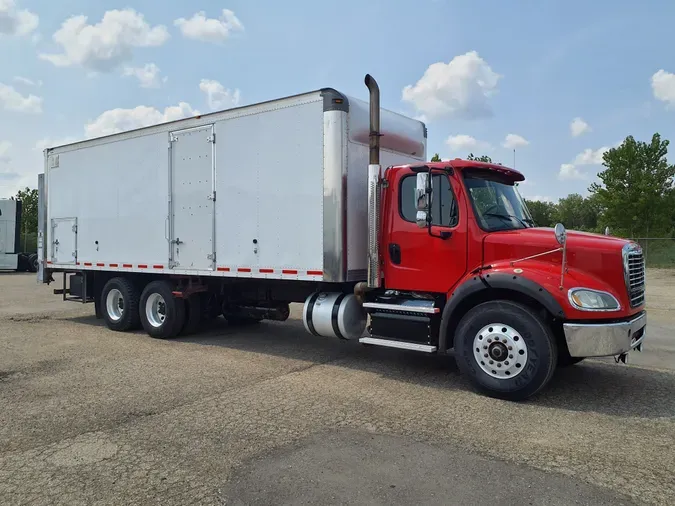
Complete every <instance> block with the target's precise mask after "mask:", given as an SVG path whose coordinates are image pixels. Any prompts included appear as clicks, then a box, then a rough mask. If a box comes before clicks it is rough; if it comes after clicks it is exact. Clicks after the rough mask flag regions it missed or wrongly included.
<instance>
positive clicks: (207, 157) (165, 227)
mask: <svg viewBox="0 0 675 506" xmlns="http://www.w3.org/2000/svg"><path fill="white" fill-rule="evenodd" d="M369 133H370V130H369V114H368V104H367V103H366V102H363V101H360V100H358V99H354V98H349V97H346V96H344V95H342V94H340V93H339V92H337V91H335V90H332V89H324V90H320V91H316V92H312V93H306V94H303V95H297V96H294V97H288V98H284V99H280V100H275V101H270V102H265V103H262V104H254V105H251V106H246V107H241V108H237V109H231V110H227V111H222V112H218V113H213V114H209V115H205V116H201V117H195V118H189V119H186V120H180V121H175V122H172V123H166V124H162V125H157V126H153V127H147V128H143V129H139V130H135V131H131V132H123V133H119V134H114V135H111V136H108V137H104V138H98V139H92V140H88V141H83V142H79V143H75V144H72V145H68V146H62V147H59V148H54V149H51V150H47V151H46V153H45V160H46V161H45V163H46V168H45V170H46V175H45V185H44V201H45V202H46V207H47V220H46V223H45V229H46V230H45V235H46V241H45V247H44V249H45V257H46V260H47V264H48V266H49V269H51V270H71V269H72V270H119V271H144V272H147V271H152V272H154V273H157V274H164V273H172V274H181V275H208V276H222V277H240V278H246V277H251V278H272V279H300V280H315V281H319V280H323V281H327V282H335V283H342V282H346V281H356V280H361V279H365V274H366V259H367V246H366V243H367V235H368V220H367V212H366V206H367V167H368V163H367V162H368V142H369ZM382 133H383V137H382V163H383V165H384V166H385V167H386V166H387V165H394V164H405V163H420V162H422V161H424V160H425V155H426V153H425V149H426V135H425V128H424V125H423V124H422V123H421V122H419V121H416V120H412V119H410V118H405V117H403V116H401V115H398V114H395V113H392V112H389V111H385V110H383V111H382ZM42 279H49V278H48V277H42Z"/></svg>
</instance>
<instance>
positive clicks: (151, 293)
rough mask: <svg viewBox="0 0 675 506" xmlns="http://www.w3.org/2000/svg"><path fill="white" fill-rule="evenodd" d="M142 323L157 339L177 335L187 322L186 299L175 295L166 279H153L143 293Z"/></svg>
mask: <svg viewBox="0 0 675 506" xmlns="http://www.w3.org/2000/svg"><path fill="white" fill-rule="evenodd" d="M140 308H141V309H140V314H141V324H142V325H143V328H144V329H145V331H146V332H147V333H148V334H149V335H150V337H154V338H155V339H169V338H172V337H176V336H177V335H178V333H179V332H180V331H181V330H182V328H183V325H184V323H185V301H184V300H183V299H178V298H176V297H174V296H173V293H172V289H171V285H170V284H169V283H167V282H166V281H153V282H152V283H150V284H148V286H146V287H145V290H143V293H142V294H141V304H140Z"/></svg>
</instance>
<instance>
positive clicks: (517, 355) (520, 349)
mask: <svg viewBox="0 0 675 506" xmlns="http://www.w3.org/2000/svg"><path fill="white" fill-rule="evenodd" d="M455 358H456V360H457V366H458V367H459V369H460V371H461V372H462V374H464V375H466V376H467V377H468V378H469V379H470V380H471V382H472V384H473V385H474V387H475V388H476V389H477V390H479V391H481V392H483V393H484V394H486V395H489V396H491V397H497V398H500V399H506V400H512V401H518V400H523V399H526V398H528V397H530V396H532V395H534V394H536V393H537V392H539V391H540V390H541V389H542V388H544V387H545V386H546V384H547V383H548V382H549V381H550V379H551V377H552V376H553V372H554V371H555V368H556V363H557V358H558V351H557V346H556V340H555V337H554V335H553V333H552V332H551V329H550V327H549V326H548V324H547V323H546V322H544V321H543V320H542V319H541V318H540V317H539V316H538V315H537V314H536V313H535V312H534V311H532V310H531V309H530V308H528V307H527V306H524V305H522V304H518V303H515V302H512V301H508V300H499V301H491V302H485V303H483V304H480V305H478V306H476V307H474V308H473V309H471V310H470V311H469V312H468V313H467V314H466V315H465V316H464V317H463V318H462V320H461V321H460V323H459V325H458V327H457V331H456V333H455Z"/></svg>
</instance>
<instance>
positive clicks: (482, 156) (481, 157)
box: [466, 153, 493, 163]
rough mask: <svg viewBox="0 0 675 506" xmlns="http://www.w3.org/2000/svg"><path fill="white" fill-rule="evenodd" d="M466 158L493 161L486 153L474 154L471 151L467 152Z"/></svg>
mask: <svg viewBox="0 0 675 506" xmlns="http://www.w3.org/2000/svg"><path fill="white" fill-rule="evenodd" d="M466 159H467V160H475V161H477V162H486V163H493V162H492V158H490V157H489V156H487V155H480V156H476V155H474V154H473V153H469V156H467V157H466Z"/></svg>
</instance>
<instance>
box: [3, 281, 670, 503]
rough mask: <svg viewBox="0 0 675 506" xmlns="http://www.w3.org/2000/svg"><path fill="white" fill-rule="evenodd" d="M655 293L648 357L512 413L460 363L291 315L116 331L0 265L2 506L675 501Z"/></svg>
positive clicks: (568, 384)
mask: <svg viewBox="0 0 675 506" xmlns="http://www.w3.org/2000/svg"><path fill="white" fill-rule="evenodd" d="M648 283H649V293H648V295H649V302H648V303H649V304H650V315H649V325H650V327H649V328H650V330H649V334H648V336H649V337H648V339H649V341H650V343H651V344H648V346H647V349H646V350H645V352H644V353H642V354H641V355H640V356H639V358H638V359H636V360H635V361H633V363H636V362H637V361H640V364H641V365H628V366H623V365H615V364H613V363H612V364H610V363H607V362H606V361H588V362H587V363H586V362H584V363H582V364H580V365H578V366H575V367H572V368H570V369H567V370H561V371H559V372H558V373H557V374H556V376H555V377H554V379H553V381H552V383H551V385H550V386H549V388H548V389H547V390H546V391H545V392H544V393H543V394H542V395H540V396H538V397H536V398H535V399H532V400H530V401H528V402H525V403H508V402H503V401H497V400H494V399H488V398H485V397H481V396H478V395H476V394H474V393H473V392H471V390H469V388H468V385H467V383H466V382H465V381H464V380H463V378H462V377H460V375H459V373H458V371H457V368H456V366H455V364H454V360H453V359H452V358H451V357H435V356H432V357H429V356H424V355H419V354H415V353H411V352H404V351H399V350H387V349H379V348H372V347H369V348H364V347H361V346H360V345H358V344H357V343H352V342H340V341H335V340H329V339H318V338H314V337H312V336H309V335H307V334H306V333H305V332H304V329H303V328H302V324H301V322H299V321H297V320H294V321H289V322H286V323H280V324H278V323H263V324H261V325H260V326H256V327H254V328H247V329H245V330H242V329H236V328H231V327H229V326H228V325H227V324H226V323H225V322H224V321H219V322H216V323H215V324H214V325H212V326H211V327H210V328H209V329H206V330H205V331H204V332H202V333H201V334H199V335H198V336H195V337H192V338H190V339H179V340H175V341H156V340H152V339H150V338H149V337H148V336H147V335H145V334H143V333H130V334H120V333H113V332H110V331H108V330H107V329H106V328H105V327H104V326H103V325H102V324H101V322H100V321H98V320H96V319H95V318H93V316H92V314H91V313H92V308H91V306H89V305H88V306H79V305H77V304H73V303H63V302H60V301H59V299H58V297H57V296H54V295H50V292H51V288H52V287H49V288H47V287H44V286H38V285H36V284H35V280H34V276H33V275H19V274H6V273H5V274H3V273H0V504H3V505H4V504H8V505H13V504H67V505H78V504H111V505H119V504H158V503H161V504H163V505H170V504H181V505H184V504H308V503H311V504H326V503H341V504H414V503H417V504H634V503H637V504H639V503H651V504H674V503H675V482H674V481H673V475H674V473H675V451H673V447H674V443H673V441H675V397H674V396H673V392H675V372H673V370H672V369H675V360H674V359H673V357H675V347H674V346H673V343H672V340H673V339H675V338H673V337H672V330H673V328H674V327H675V297H673V294H674V293H675V276H673V275H672V274H671V273H670V272H668V271H664V272H650V273H649V277H648ZM652 300H653V301H654V302H652ZM652 306H653V307H652ZM295 315H296V316H297V312H296V313H295Z"/></svg>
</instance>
